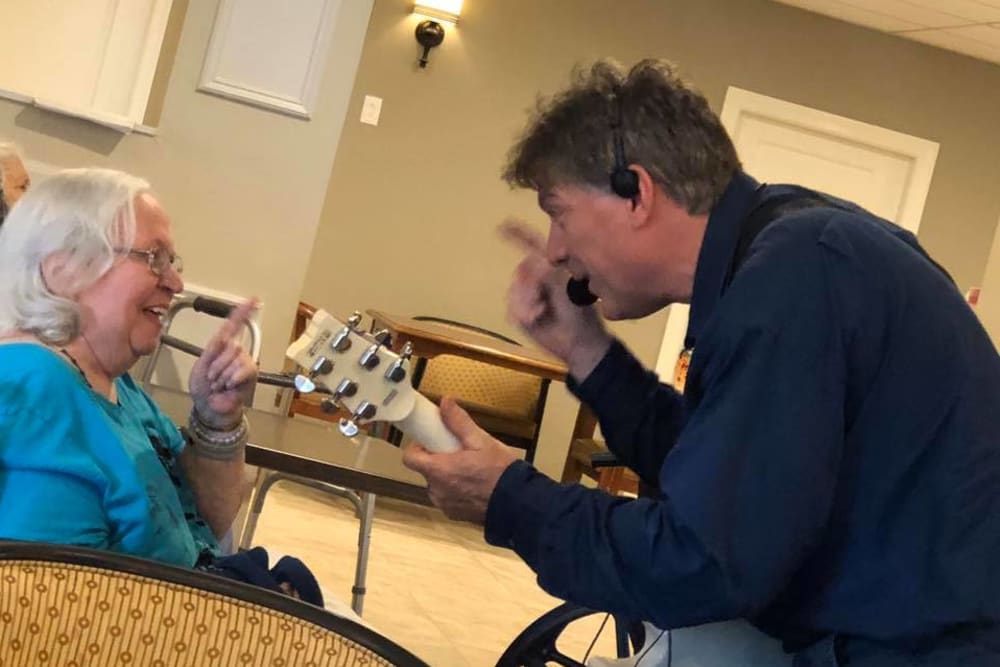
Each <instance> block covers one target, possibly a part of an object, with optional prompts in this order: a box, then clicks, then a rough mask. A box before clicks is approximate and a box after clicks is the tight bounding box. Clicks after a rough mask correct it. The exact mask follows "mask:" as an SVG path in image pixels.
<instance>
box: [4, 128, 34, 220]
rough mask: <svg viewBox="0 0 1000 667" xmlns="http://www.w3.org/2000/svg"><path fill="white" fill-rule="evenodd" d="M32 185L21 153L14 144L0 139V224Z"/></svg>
mask: <svg viewBox="0 0 1000 667" xmlns="http://www.w3.org/2000/svg"><path fill="white" fill-rule="evenodd" d="M30 185H31V177H30V176H28V170H27V169H25V168H24V162H22V161H21V155H20V153H19V152H18V150H17V147H15V146H14V144H10V143H7V142H4V141H0V225H2V224H3V221H4V219H5V218H6V217H7V212H8V211H10V207H11V206H13V205H14V204H16V203H17V200H18V199H20V198H21V195H23V194H24V193H25V191H27V189H28V186H30Z"/></svg>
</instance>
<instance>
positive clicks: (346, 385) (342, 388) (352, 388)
mask: <svg viewBox="0 0 1000 667" xmlns="http://www.w3.org/2000/svg"><path fill="white" fill-rule="evenodd" d="M356 393H358V383H357V382H354V381H353V380H350V379H348V378H344V379H343V380H341V382H340V384H338V385H337V388H336V389H334V391H333V396H331V397H330V398H332V399H333V400H334V401H339V400H340V399H341V398H343V397H344V396H346V397H348V398H350V397H351V396H354V394H356Z"/></svg>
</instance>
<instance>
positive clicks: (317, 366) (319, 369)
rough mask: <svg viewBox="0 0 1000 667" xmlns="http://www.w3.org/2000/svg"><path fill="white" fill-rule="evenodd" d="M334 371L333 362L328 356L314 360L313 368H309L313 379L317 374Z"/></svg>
mask: <svg viewBox="0 0 1000 667" xmlns="http://www.w3.org/2000/svg"><path fill="white" fill-rule="evenodd" d="M332 372H333V362H332V361H330V360H329V359H327V358H326V357H318V358H317V359H316V361H314V362H313V365H312V368H310V369H309V377H310V379H312V378H315V377H316V376H317V375H329V374H330V373H332Z"/></svg>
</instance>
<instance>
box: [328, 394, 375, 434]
mask: <svg viewBox="0 0 1000 667" xmlns="http://www.w3.org/2000/svg"><path fill="white" fill-rule="evenodd" d="M374 416H375V406H374V405H372V404H371V403H369V402H368V401H362V402H361V405H359V406H358V409H357V410H355V411H354V414H353V415H351V418H350V419H341V420H340V422H339V423H338V424H337V428H338V429H340V432H341V433H343V434H344V435H346V436H347V437H348V438H353V437H354V436H356V435H357V434H358V421H360V420H362V419H364V420H368V419H371V418H372V417H374Z"/></svg>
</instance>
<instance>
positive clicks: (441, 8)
mask: <svg viewBox="0 0 1000 667" xmlns="http://www.w3.org/2000/svg"><path fill="white" fill-rule="evenodd" d="M413 13H414V14H416V15H418V16H422V17H425V18H424V20H423V21H421V22H420V23H418V24H417V30H416V37H417V43H418V44H420V46H422V47H424V52H423V54H422V55H421V56H420V66H421V67H427V56H428V55H429V54H430V52H431V49H433V48H434V47H435V46H438V45H439V44H441V42H443V41H444V26H442V25H441V23H439V22H438V21H443V22H445V23H450V24H452V25H455V24H456V23H458V16H459V14H461V13H462V0H421V1H420V2H417V3H415V4H414V6H413Z"/></svg>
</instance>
